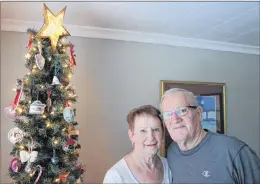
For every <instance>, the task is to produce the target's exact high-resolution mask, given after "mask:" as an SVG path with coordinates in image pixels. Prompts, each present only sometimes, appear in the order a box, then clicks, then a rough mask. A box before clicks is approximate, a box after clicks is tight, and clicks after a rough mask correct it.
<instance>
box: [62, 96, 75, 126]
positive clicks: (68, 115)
mask: <svg viewBox="0 0 260 184" xmlns="http://www.w3.org/2000/svg"><path fill="white" fill-rule="evenodd" d="M63 117H64V119H65V121H67V122H68V123H71V122H73V120H74V111H73V109H72V108H71V107H70V105H69V103H68V101H67V102H66V108H65V109H64V110H63Z"/></svg>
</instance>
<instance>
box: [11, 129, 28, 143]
mask: <svg viewBox="0 0 260 184" xmlns="http://www.w3.org/2000/svg"><path fill="white" fill-rule="evenodd" d="M23 136H24V132H23V131H22V130H21V129H19V128H17V127H15V128H12V129H11V130H10V131H9V132H8V140H9V141H10V142H11V143H13V144H15V143H17V142H21V140H22V139H23Z"/></svg>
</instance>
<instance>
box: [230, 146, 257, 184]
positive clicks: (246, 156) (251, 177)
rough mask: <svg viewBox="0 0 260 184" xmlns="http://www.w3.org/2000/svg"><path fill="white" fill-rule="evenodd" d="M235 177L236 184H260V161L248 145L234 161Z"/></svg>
mask: <svg viewBox="0 0 260 184" xmlns="http://www.w3.org/2000/svg"><path fill="white" fill-rule="evenodd" d="M233 167H234V170H233V177H234V180H235V181H236V183H257V184H260V160H259V158H258V156H257V155H256V153H255V152H254V151H253V150H252V149H251V148H250V147H249V146H247V145H245V146H243V147H242V148H241V149H240V151H239V152H238V153H237V155H236V156H235V157H234V161H233Z"/></svg>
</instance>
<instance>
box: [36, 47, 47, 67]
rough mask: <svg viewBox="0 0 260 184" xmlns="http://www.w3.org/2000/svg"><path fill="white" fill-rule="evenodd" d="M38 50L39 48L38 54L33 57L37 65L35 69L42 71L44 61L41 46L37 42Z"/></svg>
mask: <svg viewBox="0 0 260 184" xmlns="http://www.w3.org/2000/svg"><path fill="white" fill-rule="evenodd" d="M38 48H39V52H40V53H39V54H36V55H35V63H36V65H37V67H38V68H39V70H42V69H43V68H44V64H45V59H44V57H43V56H42V45H41V42H38Z"/></svg>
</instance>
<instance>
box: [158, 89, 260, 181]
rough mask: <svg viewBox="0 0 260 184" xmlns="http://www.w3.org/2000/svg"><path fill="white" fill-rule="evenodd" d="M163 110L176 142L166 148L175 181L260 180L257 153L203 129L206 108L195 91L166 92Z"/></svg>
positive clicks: (233, 140)
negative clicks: (202, 122) (198, 103)
mask: <svg viewBox="0 0 260 184" xmlns="http://www.w3.org/2000/svg"><path fill="white" fill-rule="evenodd" d="M161 111H162V114H163V119H164V122H165V125H166V128H167V129H168V132H169V134H170V136H171V138H172V139H173V140H174V141H175V142H174V143H172V144H171V145H170V147H169V148H168V151H167V160H168V163H169V166H170V168H171V171H172V175H173V183H260V160H259V158H258V157H257V155H256V153H255V152H254V151H253V150H252V149H251V148H250V147H249V146H248V145H247V144H245V143H244V142H242V141H240V140H238V139H237V138H234V137H230V136H226V135H222V134H217V133H213V132H211V131H209V130H206V129H203V128H202V125H201V121H202V112H203V109H202V107H200V106H198V105H197V101H196V97H195V96H194V94H193V93H192V92H189V91H187V90H184V89H179V88H173V89H170V90H168V91H166V92H165V93H164V95H163V96H162V99H161Z"/></svg>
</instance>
